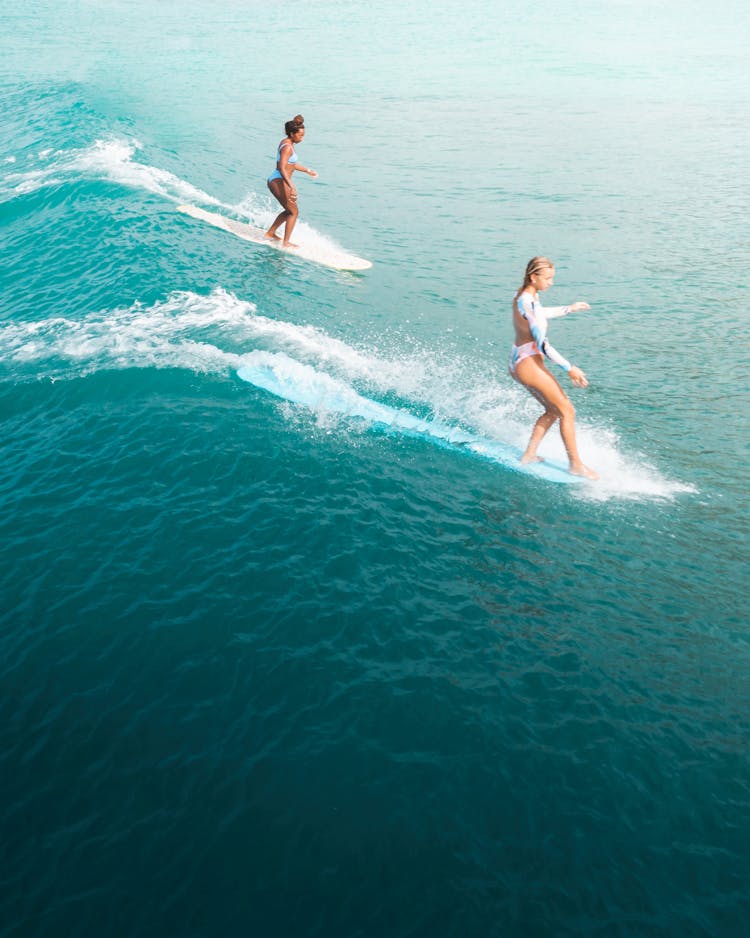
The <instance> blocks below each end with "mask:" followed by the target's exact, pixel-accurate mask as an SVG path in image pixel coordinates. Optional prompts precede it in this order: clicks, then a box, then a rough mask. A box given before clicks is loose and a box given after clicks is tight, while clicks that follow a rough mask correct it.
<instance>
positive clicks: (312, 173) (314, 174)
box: [307, 169, 318, 179]
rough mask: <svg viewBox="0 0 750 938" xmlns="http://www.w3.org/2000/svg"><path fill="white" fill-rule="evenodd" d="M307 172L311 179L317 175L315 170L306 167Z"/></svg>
mask: <svg viewBox="0 0 750 938" xmlns="http://www.w3.org/2000/svg"><path fill="white" fill-rule="evenodd" d="M307 174H308V176H312V177H313V179H315V178H316V177H317V175H318V174H317V173H316V172H315V170H314V169H308V171H307Z"/></svg>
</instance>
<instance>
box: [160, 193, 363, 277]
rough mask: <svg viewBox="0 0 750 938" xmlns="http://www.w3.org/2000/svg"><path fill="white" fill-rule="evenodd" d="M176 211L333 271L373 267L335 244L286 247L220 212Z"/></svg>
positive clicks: (191, 208)
mask: <svg viewBox="0 0 750 938" xmlns="http://www.w3.org/2000/svg"><path fill="white" fill-rule="evenodd" d="M177 211H178V212H184V213H185V214H186V215H190V216H191V218H198V219H200V221H205V222H207V223H208V224H209V225H213V226H214V228H221V229H223V230H224V231H228V232H229V233H230V234H233V235H236V236H237V237H238V238H242V240H243V241H251V242H252V243H253V244H261V245H263V247H266V248H272V249H274V250H277V251H282V252H283V253H284V254H291V255H292V256H294V257H301V258H302V259H303V260H306V261H312V262H313V263H314V264H322V265H323V266H324V267H331V268H332V269H333V270H368V269H369V268H370V267H372V262H371V261H367V260H365V259H364V257H357V255H356V254H349V253H348V252H347V251H341V250H340V249H338V248H336V247H334V246H333V245H330V246H326V245H319V244H318V245H313V244H300V246H299V247H298V248H283V247H282V246H281V242H280V241H272V240H270V239H269V238H267V237H266V236H265V232H264V231H263V230H262V229H261V228H253V227H252V225H246V224H245V223H244V222H241V221H235V220H234V219H233V218H227V216H226V215H220V214H219V213H218V212H207V211H206V210H205V209H202V208H198V207H197V206H196V205H178V206H177Z"/></svg>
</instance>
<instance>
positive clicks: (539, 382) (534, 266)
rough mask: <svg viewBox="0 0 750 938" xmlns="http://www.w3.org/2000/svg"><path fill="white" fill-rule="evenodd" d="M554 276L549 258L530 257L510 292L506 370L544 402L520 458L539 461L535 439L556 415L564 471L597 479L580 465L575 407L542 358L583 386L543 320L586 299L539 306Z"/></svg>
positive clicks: (583, 378) (579, 307) (580, 374)
mask: <svg viewBox="0 0 750 938" xmlns="http://www.w3.org/2000/svg"><path fill="white" fill-rule="evenodd" d="M554 277H555V266H554V264H553V263H552V261H551V260H549V258H546V257H533V258H532V259H531V260H530V261H529V263H528V264H527V265H526V273H525V275H524V278H523V283H522V284H521V286H520V287H519V288H518V292H517V293H516V295H515V297H514V298H513V326H514V328H515V344H514V346H513V348H512V349H511V353H510V363H509V365H508V370H509V371H510V375H511V377H512V378H514V379H515V380H516V381H518V383H519V384H522V385H523V386H524V387H525V388H527V389H528V390H529V391H530V392H531V393H532V394H533V395H534V397H535V398H536V399H537V400H538V401H539V403H540V404H541V405H542V407H544V413H543V414H542V415H541V417H540V418H539V419H538V420H537V422H536V424H535V425H534V429H533V430H532V431H531V438H530V440H529V444H528V446H527V447H526V451H525V452H524V454H523V456H522V457H521V462H522V463H530V462H539V461H541V460H540V457H539V456H537V449H538V448H539V444H540V443H541V442H542V440H543V439H544V436H545V434H546V433H547V431H548V430H549V429H550V427H551V426H552V424H553V423H554V422H555V421H556V420H559V421H560V435H561V436H562V441H563V443H564V445H565V450H566V452H567V454H568V460H569V462H570V466H569V470H568V471H569V472H571V473H572V474H573V475H578V476H583V477H584V478H586V479H598V478H599V476H598V474H597V473H596V472H594V470H593V469H589V467H588V466H585V465H584V464H583V462H582V460H581V457H580V456H579V454H578V446H577V444H576V433H575V409H574V407H573V405H572V404H571V402H570V400H569V399H568V396H567V394H566V393H565V391H563V389H562V387H561V386H560V384H559V383H558V381H557V379H556V378H555V376H554V375H553V374H552V372H551V371H550V370H549V369H548V368H547V366H546V364H545V358H546V359H549V361H551V362H554V363H555V364H556V365H559V366H560V367H561V368H564V369H565V371H567V372H568V377H569V378H570V380H571V381H572V382H573V384H574V385H576V387H579V388H585V387H588V381H587V380H586V375H585V374H584V373H583V372H582V371H581V369H580V368H577V367H576V366H575V365H571V364H570V362H569V361H568V360H567V359H565V358H563V356H562V355H561V354H560V353H559V352H558V351H556V350H555V349H554V348H553V347H552V346H551V345H550V343H549V340H548V339H547V320H548V319H554V318H556V317H558V316H567V315H568V313H574V312H577V311H578V310H584V309H590V308H591V307H590V306H589V304H588V303H573V304H572V305H571V306H550V307H548V308H546V309H545V308H543V307H542V303H541V301H540V299H539V294H540V293H542V292H543V291H544V290H547V289H549V287H551V286H552V284H553V282H554Z"/></svg>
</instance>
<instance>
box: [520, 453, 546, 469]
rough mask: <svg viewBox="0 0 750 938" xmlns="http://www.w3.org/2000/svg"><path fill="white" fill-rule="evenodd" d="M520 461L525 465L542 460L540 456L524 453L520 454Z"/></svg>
mask: <svg viewBox="0 0 750 938" xmlns="http://www.w3.org/2000/svg"><path fill="white" fill-rule="evenodd" d="M521 462H522V463H523V465H524V466H527V465H528V464H529V463H530V462H544V460H543V459H542V457H541V456H536V455H534V456H527V455H526V453H524V454H523V456H521Z"/></svg>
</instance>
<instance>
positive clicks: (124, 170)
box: [3, 138, 230, 208]
mask: <svg viewBox="0 0 750 938" xmlns="http://www.w3.org/2000/svg"><path fill="white" fill-rule="evenodd" d="M138 149H140V144H139V143H138V141H137V140H122V139H117V138H110V139H101V140H96V141H95V142H94V143H93V144H92V145H91V146H89V147H84V148H82V149H74V150H57V151H55V153H54V159H50V155H51V154H52V152H53V151H52V149H47V150H42V151H41V152H40V153H39V154H38V160H39V162H37V163H35V164H34V165H32V166H31V167H30V168H28V169H26V170H25V171H23V172H16V173H10V174H8V175H7V176H6V177H5V179H4V181H3V182H4V188H5V189H6V191H10V192H11V193H12V194H16V195H23V194H27V193H29V192H34V191H36V190H38V189H42V188H44V187H48V186H51V185H59V184H60V183H63V182H70V181H74V180H78V179H81V178H84V179H86V178H93V179H106V180H111V181H112V182H117V183H120V184H121V185H123V186H127V187H128V188H131V189H143V190H145V191H147V192H153V193H155V194H157V195H160V196H163V197H164V198H165V199H169V200H170V201H172V202H176V203H179V202H186V201H188V202H190V201H194V202H200V203H202V204H205V205H213V206H223V207H224V208H230V206H225V205H224V204H223V203H222V202H220V201H219V200H218V199H215V198H214V197H213V196H211V195H209V194H208V193H206V192H203V191H202V190H201V189H199V188H197V187H196V186H193V185H192V184H191V183H189V182H187V181H186V180H184V179H181V178H180V177H179V176H176V175H175V174H174V173H170V172H168V171H167V170H164V169H159V168H158V167H156V166H149V165H148V164H147V163H142V162H139V161H138V160H136V159H134V155H135V153H136V151H137V150H138Z"/></svg>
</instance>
